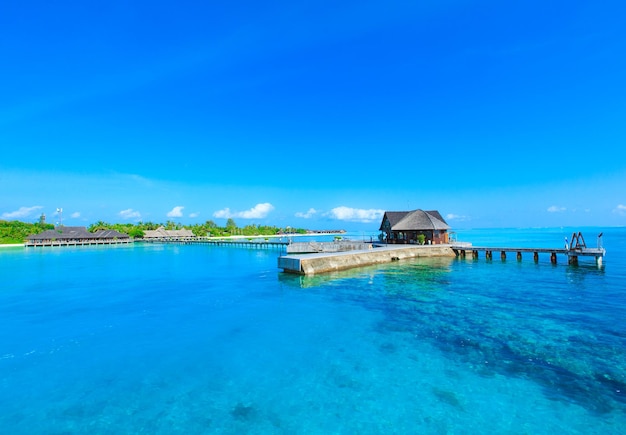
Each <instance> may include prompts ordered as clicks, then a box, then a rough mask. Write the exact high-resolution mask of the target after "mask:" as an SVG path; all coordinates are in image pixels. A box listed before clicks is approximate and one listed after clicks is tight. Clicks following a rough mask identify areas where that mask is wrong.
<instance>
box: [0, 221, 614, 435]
mask: <svg viewBox="0 0 626 435" xmlns="http://www.w3.org/2000/svg"><path fill="white" fill-rule="evenodd" d="M600 231H603V232H604V237H603V239H604V246H605V247H606V249H607V251H608V252H607V256H606V258H605V263H604V268H601V269H598V268H597V267H596V266H595V264H594V263H593V261H589V262H581V264H580V265H579V266H568V265H567V262H566V259H565V258H564V257H559V263H558V264H557V265H552V264H550V261H549V259H548V257H547V255H546V254H544V256H543V257H541V258H540V261H539V263H538V264H535V263H534V262H533V260H532V255H526V257H524V259H523V260H522V262H518V261H516V260H515V258H514V257H513V258H511V256H509V258H508V259H507V260H506V261H504V262H503V261H501V260H500V258H499V256H498V258H497V259H496V255H495V254H494V259H493V260H492V261H486V260H485V258H484V256H482V255H481V258H480V259H478V260H457V259H418V260H411V261H402V262H396V263H392V264H388V265H382V266H376V267H367V268H362V269H354V270H351V271H346V272H342V273H336V274H331V275H320V276H315V277H301V276H293V275H285V274H282V273H281V272H280V271H279V270H278V269H277V266H276V264H277V256H278V254H279V252H278V251H277V250H271V249H270V250H252V249H246V248H234V247H226V248H224V247H220V248H218V247H212V246H181V245H152V244H135V245H134V246H115V247H83V248H55V249H50V248H47V249H33V248H30V249H21V248H12V249H3V250H0V432H2V433H7V434H33V433H36V434H73V433H89V434H120V433H133V434H135V433H137V434H141V433H146V434H170V433H186V434H187V433H189V434H203V433H224V434H242V433H254V434H256V433H259V434H263V433H267V434H316V433H342V434H354V433H359V434H369V433H372V434H375V433H399V434H412V433H415V434H474V433H506V434H544V433H547V434H552V435H553V434H557V433H558V434H562V433H566V434H569V433H571V434H619V433H625V432H626V322H625V319H626V229H625V228H602V229H598V228H587V229H583V233H584V235H585V237H586V238H587V243H588V245H591V246H595V243H596V235H597V233H598V232H600ZM457 233H458V234H457V236H458V239H459V240H461V241H470V242H473V243H474V244H475V245H484V244H490V245H499V246H504V245H506V246H511V245H512V246H528V247H533V246H545V247H560V246H562V245H563V239H564V237H565V236H567V237H569V236H571V233H572V229H568V228H565V229H561V228H558V229H525V230H519V229H506V230H503V229H498V230H465V231H458V232H457Z"/></svg>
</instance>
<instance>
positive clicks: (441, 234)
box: [380, 209, 450, 244]
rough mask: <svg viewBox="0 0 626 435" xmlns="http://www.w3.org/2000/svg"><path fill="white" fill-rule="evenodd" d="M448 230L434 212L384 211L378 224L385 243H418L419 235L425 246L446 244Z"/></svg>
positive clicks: (443, 221)
mask: <svg viewBox="0 0 626 435" xmlns="http://www.w3.org/2000/svg"><path fill="white" fill-rule="evenodd" d="M449 229H450V227H449V226H448V224H447V223H446V221H445V220H444V218H443V217H442V216H441V214H440V213H439V212H438V211H436V210H430V211H424V210H419V209H418V210H413V211H386V212H385V214H384V215H383V220H382V222H381V224H380V231H382V232H383V240H384V241H386V242H387V243H418V241H419V237H418V236H419V235H420V234H422V235H423V236H424V242H425V243H426V244H441V243H448V230H449Z"/></svg>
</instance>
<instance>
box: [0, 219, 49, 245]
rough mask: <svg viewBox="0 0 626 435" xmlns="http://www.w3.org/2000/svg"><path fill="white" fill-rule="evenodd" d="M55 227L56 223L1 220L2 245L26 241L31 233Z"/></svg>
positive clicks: (0, 238) (0, 239) (0, 235)
mask: <svg viewBox="0 0 626 435" xmlns="http://www.w3.org/2000/svg"><path fill="white" fill-rule="evenodd" d="M52 229H54V225H52V224H46V223H43V222H37V223H34V224H31V223H26V222H20V221H5V220H0V245H3V244H15V243H24V240H26V237H28V236H30V235H31V234H39V233H42V232H44V231H45V230H52Z"/></svg>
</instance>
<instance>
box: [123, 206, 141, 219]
mask: <svg viewBox="0 0 626 435" xmlns="http://www.w3.org/2000/svg"><path fill="white" fill-rule="evenodd" d="M119 215H120V216H121V217H122V219H141V213H139V212H138V211H136V210H133V209H132V208H127V209H126V210H122V211H121V212H120V213H119Z"/></svg>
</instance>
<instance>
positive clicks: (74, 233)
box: [27, 226, 129, 244]
mask: <svg viewBox="0 0 626 435" xmlns="http://www.w3.org/2000/svg"><path fill="white" fill-rule="evenodd" d="M127 239H129V236H128V234H124V233H120V232H119V231H115V230H100V231H96V232H95V233H90V232H89V231H87V228H85V227H65V226H58V227H56V228H55V229H53V230H46V231H44V232H42V233H39V234H31V235H30V236H28V237H27V240H28V243H31V244H42V243H52V242H78V243H84V242H107V241H112V240H127Z"/></svg>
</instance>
